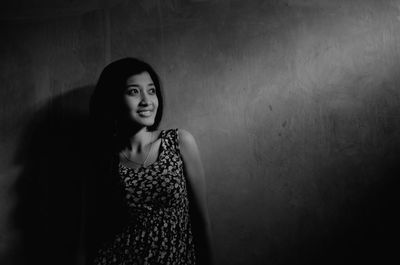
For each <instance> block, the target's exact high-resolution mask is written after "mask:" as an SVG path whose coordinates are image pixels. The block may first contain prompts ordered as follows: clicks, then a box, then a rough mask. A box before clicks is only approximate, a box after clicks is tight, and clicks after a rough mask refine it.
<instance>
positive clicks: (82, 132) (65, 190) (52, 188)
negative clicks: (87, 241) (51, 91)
mask: <svg viewBox="0 0 400 265" xmlns="http://www.w3.org/2000/svg"><path fill="white" fill-rule="evenodd" d="M91 90H92V89H91V87H82V88H79V89H76V90H74V91H72V92H70V93H67V94H66V95H62V96H60V97H58V98H55V99H52V100H51V101H49V102H48V104H47V105H46V106H45V107H43V108H42V109H40V110H39V111H38V112H37V113H35V114H34V115H32V117H34V118H33V120H32V121H31V122H30V124H29V125H28V126H27V128H26V129H25V131H24V133H23V137H22V141H21V143H20V145H19V147H18V149H17V150H18V152H17V157H16V159H15V163H16V164H18V165H22V168H23V170H22V173H21V174H20V176H19V177H18V179H17V182H16V185H15V187H14V190H15V194H16V199H17V204H16V207H15V211H14V215H13V218H14V219H13V222H14V224H15V226H16V228H17V230H18V232H19V234H20V239H21V240H20V245H19V247H20V249H19V250H18V259H19V260H18V262H17V263H18V264H42V265H47V264H59V265H62V264H76V263H77V262H78V259H79V258H78V249H79V248H80V245H81V242H82V240H81V239H82V236H81V234H82V233H81V231H82V213H83V208H82V205H83V188H84V181H85V177H86V176H87V175H88V170H89V168H88V166H87V157H88V156H90V152H89V149H88V144H87V143H88V142H87V140H88V139H89V138H88V137H89V135H88V126H87V125H88V112H87V111H85V109H88V104H89V101H88V100H89V97H88V95H89V93H90V92H91Z"/></svg>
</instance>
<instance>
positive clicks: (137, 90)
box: [128, 88, 139, 96]
mask: <svg viewBox="0 0 400 265" xmlns="http://www.w3.org/2000/svg"><path fill="white" fill-rule="evenodd" d="M138 94H139V89H137V88H132V89H129V90H128V95H131V96H135V95H138Z"/></svg>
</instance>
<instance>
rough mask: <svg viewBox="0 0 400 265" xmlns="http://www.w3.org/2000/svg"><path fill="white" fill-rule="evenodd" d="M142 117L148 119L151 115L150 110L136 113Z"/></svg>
mask: <svg viewBox="0 0 400 265" xmlns="http://www.w3.org/2000/svg"><path fill="white" fill-rule="evenodd" d="M137 113H138V114H139V115H140V116H142V117H150V116H151V115H152V114H153V111H152V110H139V111H138V112H137Z"/></svg>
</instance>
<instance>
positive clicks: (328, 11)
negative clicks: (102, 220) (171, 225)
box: [0, 0, 400, 265]
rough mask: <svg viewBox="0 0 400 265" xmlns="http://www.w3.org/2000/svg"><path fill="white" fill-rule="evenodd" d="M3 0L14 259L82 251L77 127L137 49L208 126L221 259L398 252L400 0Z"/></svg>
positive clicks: (336, 258) (8, 222) (181, 114)
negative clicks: (100, 87) (114, 69)
mask: <svg viewBox="0 0 400 265" xmlns="http://www.w3.org/2000/svg"><path fill="white" fill-rule="evenodd" d="M3 2H4V3H2V4H1V5H2V6H0V7H1V8H0V10H1V11H0V36H1V39H2V41H1V42H0V56H1V58H2V59H1V61H0V101H1V105H0V106H1V107H0V133H1V138H0V145H1V149H0V172H1V175H0V263H1V264H34V263H29V262H25V260H24V257H23V256H25V257H29V258H30V260H31V261H39V260H41V261H42V263H41V264H79V263H80V262H81V259H80V255H79V254H78V253H77V251H76V249H78V246H79V245H80V241H81V239H80V234H81V227H82V225H81V223H80V218H79V216H80V213H81V211H82V210H81V209H80V207H79V206H80V205H81V203H82V198H81V195H82V189H81V184H82V179H81V177H80V175H79V174H78V175H77V174H75V172H76V171H77V170H79V168H80V166H81V165H84V160H85V156H87V155H90V153H88V154H82V152H79V148H80V146H81V144H82V143H79V140H77V139H79V137H80V136H81V133H82V131H84V129H83V128H84V127H85V121H86V118H87V115H88V100H89V97H90V94H91V92H92V91H93V86H94V85H95V83H96V81H97V78H98V76H99V74H100V71H101V70H102V68H103V67H104V66H105V65H106V64H108V63H109V62H111V61H113V60H116V59H119V58H121V57H126V56H132V57H138V58H141V59H144V60H146V61H148V62H149V63H150V64H152V65H153V66H154V67H155V68H156V70H157V71H158V73H159V75H160V77H161V79H162V82H163V87H164V92H165V93H164V94H165V100H166V106H165V116H164V120H163V122H162V127H163V128H170V127H178V128H185V129H187V130H189V131H190V132H191V133H192V134H193V135H194V136H195V138H196V140H197V142H198V145H199V148H200V150H201V153H202V158H203V163H204V166H205V171H206V181H207V189H208V201H209V208H210V215H211V216H210V217H211V221H212V224H213V238H214V248H215V249H214V251H215V254H216V260H217V264H223V265H224V264H230V265H234V264H237V265H239V264H241V265H245V264H246V265H251V264H270V265H272V264H276V265H278V264H285V265H286V264H311V263H315V264H347V263H349V264H350V263H352V264H358V262H365V261H375V262H376V263H380V264H385V263H388V260H389V259H393V258H397V260H398V259H399V257H398V256H397V255H395V253H394V252H395V251H397V250H398V246H397V245H396V244H395V243H394V242H395V241H394V240H395V239H396V241H397V240H398V235H399V233H398V232H399V231H398V225H397V222H398V221H399V220H398V219H396V217H395V212H396V211H397V209H398V201H399V200H398V196H397V195H396V194H395V193H396V192H397V187H396V186H397V185H396V178H398V176H399V172H400V170H399V165H398V164H400V163H399V160H400V134H399V129H400V108H399V106H400V105H399V104H400V89H399V85H400V1H398V0H387V1H382V0H379V1H378V0H365V1H362V0H346V1H345V0H337V1H332V0H319V1H318V0H271V1H267V0H265V1H260V0H252V1H234V0H165V1H161V0H151V1H146V0H135V1H133V0H132V1H128V0H119V1H100V0H97V1H95V0H91V1H89V0H87V1H66V0H57V1H54V0H53V1H50V0H48V1H44V0H43V1H35V2H34V3H32V2H30V1H15V3H14V2H12V1H3ZM50 252H52V253H53V254H51V253H50ZM54 257H57V258H59V260H57V262H55V263H52V262H54V259H53V258H54ZM46 262H47V263H46Z"/></svg>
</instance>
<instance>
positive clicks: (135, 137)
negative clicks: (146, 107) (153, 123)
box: [126, 127, 152, 152]
mask: <svg viewBox="0 0 400 265" xmlns="http://www.w3.org/2000/svg"><path fill="white" fill-rule="evenodd" d="M151 140H152V132H150V131H149V130H148V129H147V127H143V128H141V129H140V130H138V131H136V132H135V133H133V134H131V135H130V136H128V139H127V146H126V147H127V148H128V149H129V150H136V151H137V152H141V151H142V150H143V149H144V148H145V146H147V145H148V144H149V143H151Z"/></svg>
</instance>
